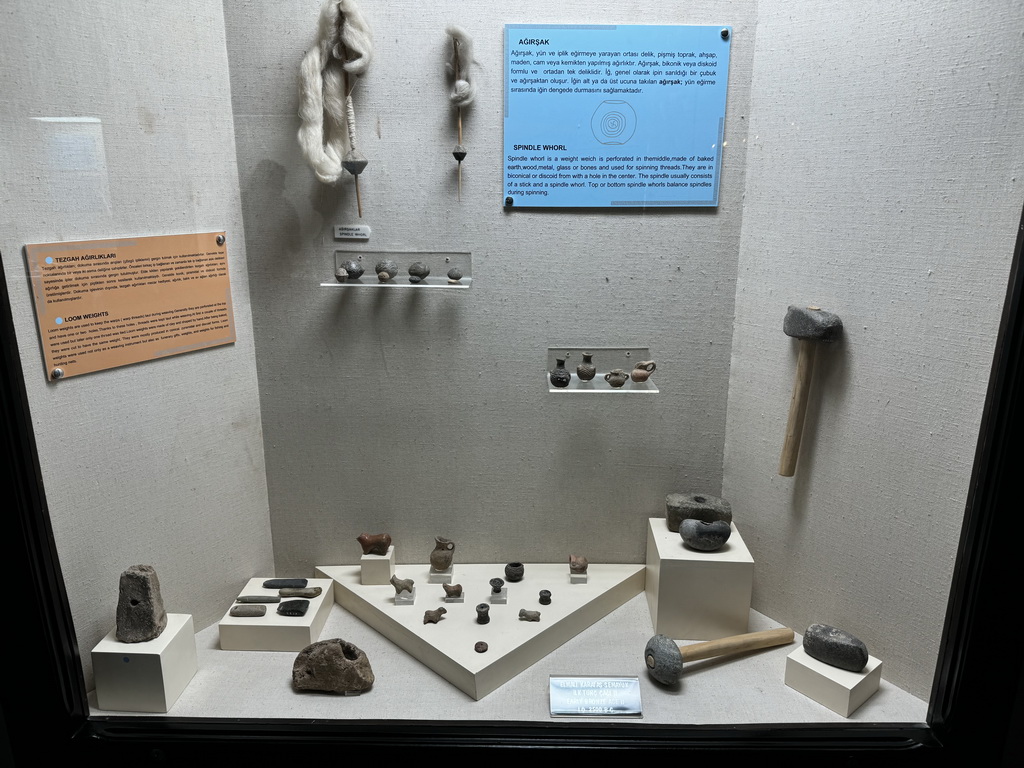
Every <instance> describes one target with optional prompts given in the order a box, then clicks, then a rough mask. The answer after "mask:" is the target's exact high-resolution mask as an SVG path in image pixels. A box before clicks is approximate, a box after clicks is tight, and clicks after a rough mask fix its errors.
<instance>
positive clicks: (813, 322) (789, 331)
mask: <svg viewBox="0 0 1024 768" xmlns="http://www.w3.org/2000/svg"><path fill="white" fill-rule="evenodd" d="M782 331H783V333H785V334H786V335H787V336H792V337H793V338H796V339H806V340H808V341H835V340H837V339H838V338H839V337H840V335H842V333H843V321H842V320H840V319H839V316H838V315H833V314H832V313H831V312H826V311H825V310H823V309H820V308H819V307H796V306H790V308H789V311H787V312H786V319H785V321H783V323H782Z"/></svg>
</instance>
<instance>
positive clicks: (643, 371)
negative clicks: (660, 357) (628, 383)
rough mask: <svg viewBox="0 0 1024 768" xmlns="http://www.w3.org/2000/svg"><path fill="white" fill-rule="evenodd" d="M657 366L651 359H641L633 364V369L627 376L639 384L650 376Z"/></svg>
mask: <svg viewBox="0 0 1024 768" xmlns="http://www.w3.org/2000/svg"><path fill="white" fill-rule="evenodd" d="M657 367H658V366H656V365H655V364H654V361H653V360H643V361H641V362H639V363H637V364H636V365H634V366H633V371H632V373H630V374H629V376H630V378H631V379H633V381H635V382H637V383H638V384H640V383H643V382H645V381H647V380H648V379H649V378H651V374H652V373H654V369H655V368H657Z"/></svg>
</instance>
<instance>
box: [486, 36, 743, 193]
mask: <svg viewBox="0 0 1024 768" xmlns="http://www.w3.org/2000/svg"><path fill="white" fill-rule="evenodd" d="M731 40H732V29H731V28H730V27H723V26H640V25H625V26H623V25H588V26H580V25H559V24H510V25H506V27H505V146H504V150H505V176H504V178H505V188H504V193H505V194H504V197H505V200H504V203H505V205H506V206H508V205H511V206H513V207H522V206H533V207H645V206H659V207H672V206H717V205H718V183H719V177H720V175H721V167H722V141H723V131H724V126H725V101H726V85H727V81H728V77H729V46H730V43H731ZM509 198H511V200H509Z"/></svg>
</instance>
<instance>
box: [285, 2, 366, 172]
mask: <svg viewBox="0 0 1024 768" xmlns="http://www.w3.org/2000/svg"><path fill="white" fill-rule="evenodd" d="M372 54H373V40H372V37H371V34H370V27H369V26H368V25H367V23H366V19H365V18H364V17H363V14H362V12H361V11H360V10H359V7H358V6H357V5H356V4H355V2H354V1H353V0H324V4H323V6H322V7H321V8H320V22H319V25H318V29H317V41H316V44H315V45H314V46H313V47H312V48H310V49H309V51H308V52H307V53H306V55H305V57H304V58H303V59H302V65H301V67H300V69H299V74H300V80H301V84H300V91H299V118H300V120H301V125H300V126H299V134H298V139H299V146H300V147H302V153H303V154H304V155H305V156H306V160H307V161H308V162H309V164H310V166H311V167H312V168H313V171H314V172H315V173H316V177H317V178H318V179H319V180H320V181H322V182H323V183H325V184H337V183H338V181H339V180H340V179H341V175H342V171H343V170H345V167H346V166H350V167H349V170H350V172H353V171H352V167H356V170H355V171H354V173H355V175H356V176H357V180H358V173H359V172H360V171H362V169H363V168H364V167H365V166H366V161H365V160H364V159H361V157H359V159H356V160H353V158H356V157H358V156H357V155H356V151H355V143H356V142H355V138H356V134H355V113H354V111H353V108H352V86H353V84H354V81H355V78H356V77H358V76H359V75H361V74H363V73H364V72H366V70H367V69H368V68H369V66H370V57H371V55H372Z"/></svg>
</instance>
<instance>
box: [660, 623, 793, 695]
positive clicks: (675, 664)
mask: <svg viewBox="0 0 1024 768" xmlns="http://www.w3.org/2000/svg"><path fill="white" fill-rule="evenodd" d="M791 642H793V630H792V629H789V628H788V627H783V628H781V629H766V630H764V631H762V632H748V633H747V634H744V635H732V636H731V637H722V638H719V639H718V640H709V641H708V642H706V643H694V644H693V645H684V646H679V645H677V644H676V642H675V641H674V640H672V639H671V638H668V637H665V635H655V636H654V637H652V638H651V639H650V640H648V641H647V648H646V649H645V650H644V661H645V662H646V664H647V669H648V670H649V671H650V673H651V677H653V678H654V679H655V680H657V681H658V682H659V683H661V684H662V685H672V684H673V683H675V682H676V680H678V679H679V675H680V674H681V673H682V671H683V662H684V661H700V660H701V659H710V658H713V657H715V656H724V655H726V654H734V653H743V652H745V651H754V650H757V649H759V648H771V647H773V646H776V645H786V644H787V643H791Z"/></svg>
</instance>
